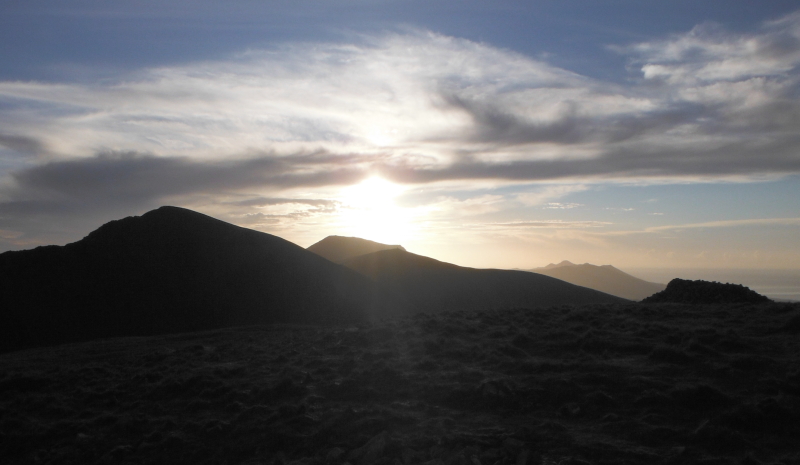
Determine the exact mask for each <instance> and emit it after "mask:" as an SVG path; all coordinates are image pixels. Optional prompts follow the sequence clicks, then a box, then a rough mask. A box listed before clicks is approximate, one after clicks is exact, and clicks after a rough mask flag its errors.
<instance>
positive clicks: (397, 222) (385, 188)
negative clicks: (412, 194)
mask: <svg viewBox="0 0 800 465" xmlns="http://www.w3.org/2000/svg"><path fill="white" fill-rule="evenodd" d="M405 190H406V188H405V187H403V186H401V185H399V184H395V183H393V182H391V181H387V180H386V179H383V178H381V177H378V176H373V177H370V178H367V179H365V180H364V181H361V182H360V183H358V184H355V185H353V186H349V187H346V188H344V189H343V190H342V195H341V199H340V200H341V202H342V204H343V206H344V208H343V210H342V215H341V220H342V223H343V224H342V227H343V229H344V230H345V231H346V233H347V235H350V236H356V237H361V238H363V239H370V240H373V241H377V242H383V243H390V244H400V243H402V242H403V241H404V240H406V239H408V238H409V237H410V236H411V234H412V233H413V229H414V228H413V212H412V210H411V209H408V208H403V207H401V206H398V205H397V203H396V198H397V197H398V196H400V195H401V194H402V193H403V192H405Z"/></svg>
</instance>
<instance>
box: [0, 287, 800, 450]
mask: <svg viewBox="0 0 800 465" xmlns="http://www.w3.org/2000/svg"><path fill="white" fill-rule="evenodd" d="M799 333H800V304H774V303H767V304H746V305H727V306H689V305H670V304H657V305H656V304H650V305H646V304H630V305H607V306H585V307H556V308H548V309H539V310H504V311H487V312H469V313H467V312H462V313H459V312H456V313H447V314H441V315H435V316H429V315H418V316H416V317H413V318H408V319H403V320H393V321H388V322H385V323H380V324H375V325H372V326H363V327H333V328H319V327H286V326H271V327H248V328H235V329H228V330H221V331H213V332H204V333H191V334H179V335H169V336H162V337H150V338H123V339H112V340H104V341H95V342H90V343H83V344H75V345H70V346H61V347H56V348H46V349H34V350H28V351H21V352H16V353H9V354H5V355H0V457H2V458H3V459H2V460H1V461H2V462H3V463H9V464H11V463H52V464H70V463H74V464H90V463H136V464H140V463H159V464H160V463H192V464H197V463H214V464H216V463H219V464H225V463H229V464H236V463H245V464H259V463H265V464H288V463H294V464H300V463H306V464H343V463H350V464H353V465H364V464H372V463H376V464H392V465H395V464H403V465H408V464H424V463H427V464H459V465H460V464H468V465H477V464H486V465H491V464H537V465H540V464H541V465H555V464H564V465H566V464H626V463H627V464H659V463H664V464H672V463H676V464H677V463H681V464H682V463H706V464H759V463H763V464H779V463H782V464H787V465H789V464H797V463H800V441H798V438H800V338H799V337H798V334H799Z"/></svg>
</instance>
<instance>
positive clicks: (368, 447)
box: [347, 431, 389, 465]
mask: <svg viewBox="0 0 800 465" xmlns="http://www.w3.org/2000/svg"><path fill="white" fill-rule="evenodd" d="M388 436H389V434H388V433H387V432H386V431H383V432H381V433H379V434H377V435H376V436H375V437H373V438H372V439H370V440H369V441H367V442H366V444H364V445H363V446H361V447H359V448H358V449H354V450H353V451H352V452H350V454H349V455H348V456H347V459H348V460H350V461H354V462H356V463H357V464H358V465H369V464H372V463H375V462H376V461H377V460H378V459H379V458H380V457H381V456H382V455H383V450H384V449H385V448H386V439H387V437H388Z"/></svg>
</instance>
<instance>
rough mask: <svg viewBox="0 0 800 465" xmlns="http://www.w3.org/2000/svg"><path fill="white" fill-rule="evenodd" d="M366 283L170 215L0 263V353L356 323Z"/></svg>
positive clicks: (193, 218) (256, 238)
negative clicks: (118, 339) (106, 340)
mask: <svg viewBox="0 0 800 465" xmlns="http://www.w3.org/2000/svg"><path fill="white" fill-rule="evenodd" d="M370 286H371V283H370V281H369V280H368V279H365V278H364V277H362V276H361V275H359V274H357V273H354V272H352V271H351V270H348V269H346V268H344V267H341V266H339V265H336V264H333V263H331V262H329V261H328V260H325V259H323V258H321V257H319V256H318V255H316V254H314V253H311V252H308V251H306V250H304V249H303V248H301V247H299V246H297V245H295V244H292V243H291V242H288V241H286V240H284V239H281V238H279V237H276V236H272V235H269V234H265V233H261V232H257V231H253V230H249V229H245V228H240V227H238V226H234V225H231V224H228V223H225V222H222V221H219V220H216V219H214V218H211V217H208V216H205V215H202V214H200V213H196V212H193V211H190V210H185V209H182V208H176V207H162V208H159V209H157V210H153V211H151V212H148V213H146V214H144V215H142V216H140V217H128V218H124V219H121V220H118V221H112V222H110V223H107V224H105V225H103V226H102V227H100V228H99V229H97V230H96V231H94V232H92V233H90V234H89V235H88V236H86V237H85V238H84V239H82V240H80V241H78V242H75V243H72V244H68V245H66V246H63V247H59V246H47V247H38V248H36V249H33V250H26V251H15V252H6V253H3V254H0V351H6V350H10V349H16V348H21V347H28V346H37V345H46V344H58V343H63V342H72V341H81V340H87V339H95V338H102V337H110V336H133V335H137V336H143V335H154V334H161V333H168V332H183V331H197V330H204V329H212V328H222V327H227V326H234V325H247V324H263V323H277V322H282V323H315V324H319V323H332V322H348V321H349V322H358V321H364V320H365V319H366V318H368V311H369V305H370V304H371V303H370V301H369V299H370V298H371V290H370Z"/></svg>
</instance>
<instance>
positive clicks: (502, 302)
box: [343, 249, 627, 314]
mask: <svg viewBox="0 0 800 465" xmlns="http://www.w3.org/2000/svg"><path fill="white" fill-rule="evenodd" d="M343 264H344V265H345V266H347V267H348V268H351V269H353V270H355V271H358V272H359V273H361V274H363V275H364V276H368V277H370V278H371V279H373V280H374V281H375V282H376V283H377V284H378V289H379V292H380V293H381V297H380V299H379V300H380V302H381V303H382V304H383V309H384V311H386V312H388V313H389V314H405V313H416V312H426V313H435V312H442V311H453V310H482V309H500V308H536V307H545V306H550V305H583V304H597V303H623V302H627V301H626V300H624V299H621V298H618V297H614V296H611V295H608V294H604V293H602V292H598V291H595V290H592V289H587V288H584V287H579V286H575V285H572V284H569V283H566V282H564V281H561V280H558V279H555V278H551V277H548V276H542V275H539V274H535V273H529V272H526V271H512V270H494V269H475V268H467V267H461V266H457V265H453V264H451V263H445V262H440V261H438V260H434V259H432V258H429V257H424V256H421V255H416V254H413V253H410V252H407V251H405V250H400V249H390V250H383V251H380V252H374V253H371V254H367V255H361V256H359V257H355V258H352V259H350V260H347V261H345V262H343Z"/></svg>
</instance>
